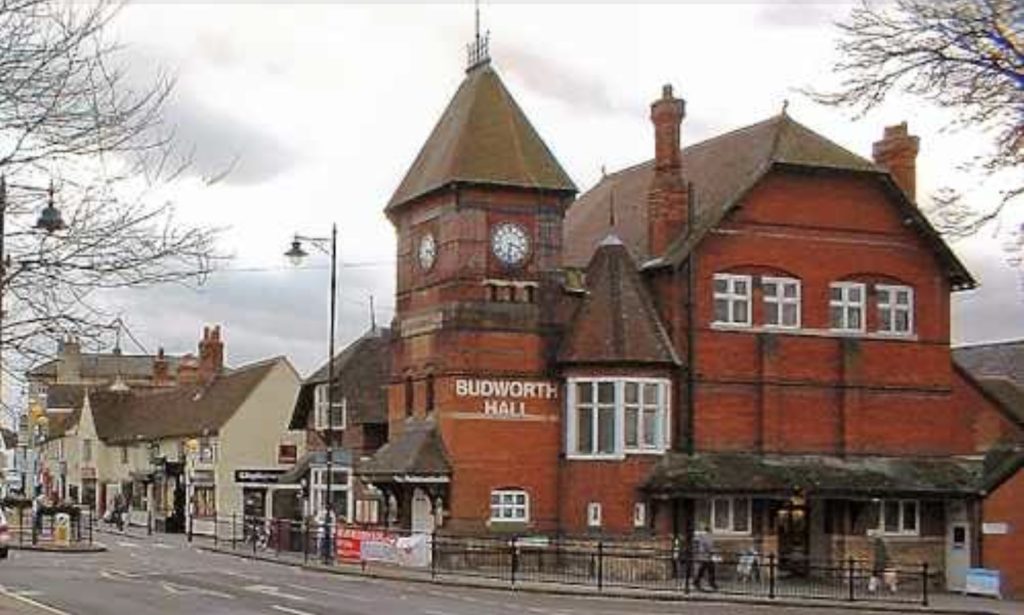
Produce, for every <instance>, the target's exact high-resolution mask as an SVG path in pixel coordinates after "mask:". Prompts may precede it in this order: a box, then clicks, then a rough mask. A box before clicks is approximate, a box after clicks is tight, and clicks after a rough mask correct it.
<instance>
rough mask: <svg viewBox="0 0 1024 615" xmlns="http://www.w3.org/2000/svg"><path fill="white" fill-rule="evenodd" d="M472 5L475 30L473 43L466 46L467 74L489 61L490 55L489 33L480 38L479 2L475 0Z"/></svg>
mask: <svg viewBox="0 0 1024 615" xmlns="http://www.w3.org/2000/svg"><path fill="white" fill-rule="evenodd" d="M473 4H474V7H475V11H476V14H475V16H476V30H475V32H474V37H473V42H472V43H470V44H469V45H466V72H467V73H468V72H469V71H471V70H473V69H474V68H476V67H477V66H482V65H484V64H487V63H489V62H490V61H491V55H490V52H489V51H488V49H487V47H488V43H489V40H490V38H491V33H490V32H485V33H484V35H483V36H480V0H475V1H474V3H473Z"/></svg>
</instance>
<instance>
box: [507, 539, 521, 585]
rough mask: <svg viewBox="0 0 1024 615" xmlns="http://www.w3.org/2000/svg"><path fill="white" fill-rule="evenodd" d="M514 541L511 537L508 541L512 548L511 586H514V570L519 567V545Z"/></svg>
mask: <svg viewBox="0 0 1024 615" xmlns="http://www.w3.org/2000/svg"><path fill="white" fill-rule="evenodd" d="M516 542H517V541H516V539H515V538H512V540H511V541H509V543H508V544H509V546H510V547H511V549H512V577H511V580H512V587H515V586H516V570H517V569H518V568H519V545H518V544H516Z"/></svg>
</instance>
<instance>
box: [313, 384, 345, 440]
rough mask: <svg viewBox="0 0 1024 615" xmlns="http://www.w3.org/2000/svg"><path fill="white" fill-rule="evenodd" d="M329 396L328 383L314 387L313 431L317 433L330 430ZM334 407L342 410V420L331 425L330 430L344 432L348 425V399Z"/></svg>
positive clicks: (343, 399)
mask: <svg viewBox="0 0 1024 615" xmlns="http://www.w3.org/2000/svg"><path fill="white" fill-rule="evenodd" d="M328 395H329V390H328V385H327V383H326V382H322V383H320V384H318V385H316V386H315V387H313V429H314V430H316V431H327V429H328V406H329V404H328ZM334 407H335V408H341V420H340V421H338V422H335V423H334V424H333V425H331V427H330V429H331V430H333V431H342V430H344V429H345V426H346V424H347V423H348V399H347V398H342V399H341V401H339V402H336V403H335V404H334ZM335 416H337V415H335Z"/></svg>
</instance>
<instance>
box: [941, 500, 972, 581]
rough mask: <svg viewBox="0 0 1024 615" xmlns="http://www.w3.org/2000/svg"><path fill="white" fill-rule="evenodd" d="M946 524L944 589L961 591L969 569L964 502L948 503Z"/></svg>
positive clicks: (969, 551) (968, 534) (967, 532)
mask: <svg viewBox="0 0 1024 615" xmlns="http://www.w3.org/2000/svg"><path fill="white" fill-rule="evenodd" d="M948 506H949V508H948V510H949V521H948V522H947V523H946V589H947V590H949V591H963V590H964V587H965V585H966V583H967V569H968V568H970V567H971V542H970V535H971V533H970V525H969V523H968V521H967V506H966V504H965V503H964V502H950V503H949V505H948Z"/></svg>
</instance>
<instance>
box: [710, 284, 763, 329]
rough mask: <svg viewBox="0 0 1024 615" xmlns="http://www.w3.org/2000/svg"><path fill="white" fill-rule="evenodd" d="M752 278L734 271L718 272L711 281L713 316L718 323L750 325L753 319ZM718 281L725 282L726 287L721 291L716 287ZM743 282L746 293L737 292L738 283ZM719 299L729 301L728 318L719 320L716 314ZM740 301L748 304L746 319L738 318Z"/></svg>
mask: <svg viewBox="0 0 1024 615" xmlns="http://www.w3.org/2000/svg"><path fill="white" fill-rule="evenodd" d="M752 281H753V280H752V278H751V276H749V275H740V274H734V273H716V274H715V275H714V279H713V280H712V282H711V292H712V295H713V299H712V303H711V318H712V320H713V322H714V324H716V325H721V326H727V327H749V326H750V325H751V323H752V322H753V321H752V319H751V318H752V314H751V307H752V306H751V303H752V301H751V299H752V297H753V289H752V285H751V283H752ZM718 282H725V284H726V289H725V290H724V291H720V290H718V289H717V288H716V286H717V283H718ZM737 282H743V283H744V284H745V285H746V288H747V291H746V292H745V293H739V292H736V283H737ZM719 301H725V302H727V306H728V307H727V308H726V313H727V317H726V320H719V319H718V316H717V314H716V312H717V310H716V304H717V303H718V302H719ZM738 303H744V304H746V306H747V309H746V312H747V317H746V319H745V320H739V319H738V318H736V305H737V304H738Z"/></svg>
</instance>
